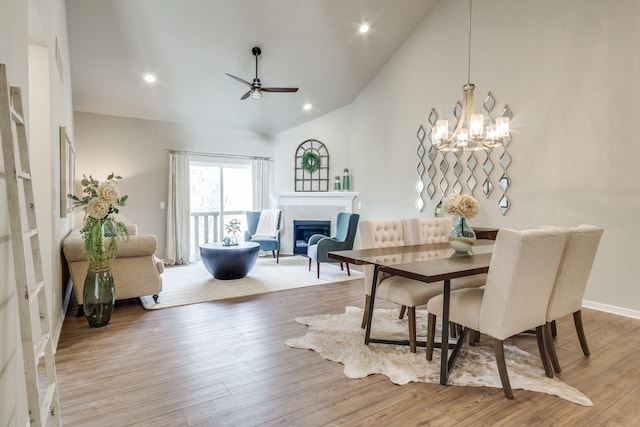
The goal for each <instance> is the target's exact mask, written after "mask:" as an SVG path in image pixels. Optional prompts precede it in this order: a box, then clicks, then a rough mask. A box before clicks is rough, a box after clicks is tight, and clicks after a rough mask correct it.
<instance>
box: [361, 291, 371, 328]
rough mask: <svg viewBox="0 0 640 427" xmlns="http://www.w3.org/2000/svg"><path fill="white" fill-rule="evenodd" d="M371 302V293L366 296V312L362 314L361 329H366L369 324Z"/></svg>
mask: <svg viewBox="0 0 640 427" xmlns="http://www.w3.org/2000/svg"><path fill="white" fill-rule="evenodd" d="M370 302H371V295H365V296H364V314H363V315H362V325H361V326H360V328H361V329H364V328H365V327H366V326H367V316H368V315H369V303H370Z"/></svg>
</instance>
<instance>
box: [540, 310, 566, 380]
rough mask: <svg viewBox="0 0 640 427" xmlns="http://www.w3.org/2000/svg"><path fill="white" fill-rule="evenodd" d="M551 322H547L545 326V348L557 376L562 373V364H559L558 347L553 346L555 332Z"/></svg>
mask: <svg viewBox="0 0 640 427" xmlns="http://www.w3.org/2000/svg"><path fill="white" fill-rule="evenodd" d="M552 329H553V328H552V326H551V322H547V323H545V325H544V331H543V332H544V346H545V349H546V350H547V354H548V355H549V359H550V360H551V366H553V370H554V371H555V373H556V374H559V373H560V372H561V370H562V369H561V368H560V362H558V355H557V354H556V347H555V345H553V332H552Z"/></svg>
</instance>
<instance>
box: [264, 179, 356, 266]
mask: <svg viewBox="0 0 640 427" xmlns="http://www.w3.org/2000/svg"><path fill="white" fill-rule="evenodd" d="M359 195H360V193H358V192H353V191H318V192H299V191H291V192H273V193H270V194H269V197H270V200H271V208H272V209H281V210H282V222H281V224H280V244H281V246H280V252H281V253H284V254H293V253H294V246H293V243H294V239H293V220H298V221H301V220H309V221H311V220H316V221H320V220H327V219H330V220H331V222H332V224H331V225H332V226H333V225H334V224H333V223H334V222H335V221H334V218H336V216H337V215H338V213H339V212H353V211H354V209H355V207H356V204H357V203H356V198H357V197H358V196H359ZM331 232H333V230H331ZM331 232H330V233H327V235H331ZM305 253H306V250H305Z"/></svg>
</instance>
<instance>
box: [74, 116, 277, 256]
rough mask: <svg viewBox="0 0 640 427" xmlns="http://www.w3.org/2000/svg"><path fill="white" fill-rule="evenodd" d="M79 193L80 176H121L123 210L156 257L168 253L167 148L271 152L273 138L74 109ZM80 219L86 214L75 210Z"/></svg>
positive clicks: (260, 154)
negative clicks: (151, 241)
mask: <svg viewBox="0 0 640 427" xmlns="http://www.w3.org/2000/svg"><path fill="white" fill-rule="evenodd" d="M74 133H75V141H74V143H75V146H76V194H80V192H81V191H82V188H81V186H80V184H79V180H80V179H82V175H83V174H85V175H87V176H89V175H93V177H94V178H96V179H98V180H101V181H102V180H104V179H106V177H107V176H108V175H109V174H110V173H111V172H115V173H116V174H118V175H120V176H122V177H123V179H122V180H121V181H120V182H119V188H120V192H121V193H122V194H127V195H128V196H129V199H128V200H127V204H126V206H124V207H123V208H121V209H120V214H121V215H122V216H124V217H125V218H126V219H127V220H129V221H131V222H132V223H134V224H137V225H138V231H139V233H142V234H155V235H156V237H157V238H158V256H159V257H164V252H165V241H166V239H165V236H166V209H165V210H161V209H160V202H166V201H167V191H168V190H167V189H168V182H169V178H168V169H169V153H168V152H167V149H173V150H188V151H196V152H205V153H218V154H241V155H253V156H264V157H271V156H273V148H274V144H273V141H272V140H271V138H269V137H265V136H264V135H260V134H256V133H251V132H238V131H230V130H224V129H216V128H213V127H210V126H205V125H186V124H176V123H167V122H156V121H151V120H140V119H130V118H124V117H114V116H106V115H100V114H91V113H83V112H76V113H75V132H74ZM75 215H76V218H75V220H76V223H79V222H80V221H82V216H83V212H82V211H81V210H77V211H76V213H75Z"/></svg>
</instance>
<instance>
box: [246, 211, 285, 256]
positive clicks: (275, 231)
mask: <svg viewBox="0 0 640 427" xmlns="http://www.w3.org/2000/svg"><path fill="white" fill-rule="evenodd" d="M246 217H247V230H245V232H244V241H245V242H255V243H258V244H260V250H261V251H271V253H272V255H273V257H274V258H275V259H276V263H278V262H280V221H281V219H282V211H281V210H280V209H265V210H261V211H247V212H246Z"/></svg>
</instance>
